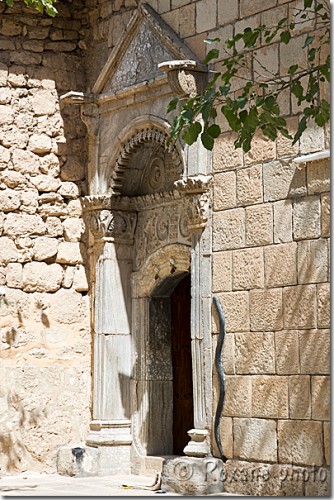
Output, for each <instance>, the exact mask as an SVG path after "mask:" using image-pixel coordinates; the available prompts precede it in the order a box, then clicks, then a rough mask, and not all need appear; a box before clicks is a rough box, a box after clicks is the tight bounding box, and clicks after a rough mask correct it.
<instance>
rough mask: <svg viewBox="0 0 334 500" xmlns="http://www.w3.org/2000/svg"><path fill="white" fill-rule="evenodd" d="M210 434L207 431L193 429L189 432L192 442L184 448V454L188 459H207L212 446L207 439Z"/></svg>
mask: <svg viewBox="0 0 334 500" xmlns="http://www.w3.org/2000/svg"><path fill="white" fill-rule="evenodd" d="M208 435H209V432H208V431H207V430H206V429H191V430H190V431H188V436H189V437H190V441H189V443H188V444H187V446H186V447H185V448H184V450H183V453H184V454H185V455H187V456H188V457H207V456H208V455H209V454H210V446H209V445H208V443H207V441H206V438H207V436H208Z"/></svg>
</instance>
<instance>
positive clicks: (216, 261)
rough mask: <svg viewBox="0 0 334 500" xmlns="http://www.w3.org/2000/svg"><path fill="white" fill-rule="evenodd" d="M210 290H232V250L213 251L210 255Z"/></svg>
mask: <svg viewBox="0 0 334 500" xmlns="http://www.w3.org/2000/svg"><path fill="white" fill-rule="evenodd" d="M212 290H213V291H214V292H229V291H231V290H232V252H231V251H229V250H227V251H225V252H214V254H213V256H212Z"/></svg>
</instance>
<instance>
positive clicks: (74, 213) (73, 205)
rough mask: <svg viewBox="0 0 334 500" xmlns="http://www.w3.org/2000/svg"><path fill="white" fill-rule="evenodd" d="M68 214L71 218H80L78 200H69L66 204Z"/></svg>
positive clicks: (80, 208)
mask: <svg viewBox="0 0 334 500" xmlns="http://www.w3.org/2000/svg"><path fill="white" fill-rule="evenodd" d="M67 209H68V213H69V214H71V217H81V216H82V205H81V202H80V200H70V201H69V202H68V204H67Z"/></svg>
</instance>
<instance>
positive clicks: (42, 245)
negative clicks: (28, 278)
mask: <svg viewBox="0 0 334 500" xmlns="http://www.w3.org/2000/svg"><path fill="white" fill-rule="evenodd" d="M58 245H59V241H58V240H57V239H56V238H48V237H47V236H41V237H40V238H37V239H36V240H35V241H34V248H33V257H34V259H35V260H38V261H42V260H47V259H50V258H51V257H54V256H55V255H56V254H57V252H58Z"/></svg>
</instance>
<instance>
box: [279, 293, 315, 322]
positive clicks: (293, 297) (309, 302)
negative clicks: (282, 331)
mask: <svg viewBox="0 0 334 500" xmlns="http://www.w3.org/2000/svg"><path fill="white" fill-rule="evenodd" d="M283 309H284V328H287V329H296V328H315V326H316V290H315V286H314V285H298V286H292V287H287V288H284V290H283Z"/></svg>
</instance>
